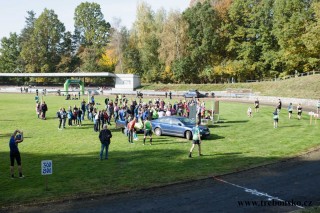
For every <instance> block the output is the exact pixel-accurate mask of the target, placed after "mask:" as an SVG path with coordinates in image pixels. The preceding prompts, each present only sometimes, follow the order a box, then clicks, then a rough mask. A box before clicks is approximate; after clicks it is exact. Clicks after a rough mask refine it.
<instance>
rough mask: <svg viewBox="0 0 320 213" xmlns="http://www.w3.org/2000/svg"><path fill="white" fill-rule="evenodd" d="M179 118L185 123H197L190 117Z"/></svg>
mask: <svg viewBox="0 0 320 213" xmlns="http://www.w3.org/2000/svg"><path fill="white" fill-rule="evenodd" d="M179 120H180V121H181V123H183V124H184V125H195V124H196V122H195V121H193V120H191V119H189V118H179Z"/></svg>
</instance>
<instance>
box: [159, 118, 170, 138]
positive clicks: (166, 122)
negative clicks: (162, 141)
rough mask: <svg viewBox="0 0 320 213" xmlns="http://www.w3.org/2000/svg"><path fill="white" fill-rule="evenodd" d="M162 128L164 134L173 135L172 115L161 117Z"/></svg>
mask: <svg viewBox="0 0 320 213" xmlns="http://www.w3.org/2000/svg"><path fill="white" fill-rule="evenodd" d="M159 124H160V125H159V126H160V128H161V130H162V134H163V135H172V130H171V128H172V127H171V118H170V117H162V118H161V119H160V123H159Z"/></svg>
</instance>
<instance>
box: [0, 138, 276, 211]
mask: <svg viewBox="0 0 320 213" xmlns="http://www.w3.org/2000/svg"><path fill="white" fill-rule="evenodd" d="M169 141H170V139H168V138H166V139H163V140H162V139H161V140H159V141H156V142H155V144H157V143H158V145H164V144H166V143H170V142H169ZM146 142H147V141H146ZM178 143H181V142H178ZM182 143H187V141H186V142H182ZM149 147H150V148H149ZM152 147H153V146H148V149H145V150H144V149H140V150H139V149H136V148H133V149H131V148H130V150H125V151H113V144H111V145H110V149H109V160H103V161H100V160H99V151H100V150H99V149H100V147H99V146H97V151H96V152H88V153H81V154H70V153H68V154H48V153H46V154H30V153H23V152H22V153H21V156H22V159H23V160H22V163H23V169H24V174H25V176H26V178H25V179H23V180H20V179H17V180H11V179H10V178H9V171H8V172H7V173H4V172H1V173H0V185H1V186H7V185H8V186H10V187H3V188H2V189H1V193H2V194H5V195H6V196H0V204H1V205H3V206H8V205H12V203H14V205H15V206H18V204H19V203H28V202H32V201H34V200H38V202H39V201H40V202H41V201H46V200H52V199H53V200H61V199H63V200H66V199H79V198H85V197H92V196H99V195H103V194H108V193H114V192H119V191H127V190H137V189H143V188H149V187H153V186H159V185H166V184H170V183H173V182H177V181H180V182H181V181H188V180H190V179H197V178H199V177H208V176H211V175H213V174H214V175H220V174H224V173H229V172H232V171H237V170H241V169H246V168H249V167H252V166H254V165H261V164H264V163H270V162H275V161H280V160H281V158H280V157H273V156H270V157H258V156H257V157H256V156H255V157H251V156H245V155H243V153H242V152H227V153H213V154H206V153H205V150H203V151H204V157H203V158H202V157H194V158H192V159H190V158H188V152H189V147H188V148H187V149H186V150H181V149H167V148H166V146H163V148H160V149H159V148H158V146H157V148H155V149H152ZM194 152H195V153H194V154H195V156H196V153H197V149H195V150H194ZM7 155H8V153H7V152H0V156H7ZM49 159H50V160H52V162H53V171H54V173H53V175H50V177H49V190H48V191H46V190H45V185H44V177H42V176H41V173H40V162H41V161H42V160H49ZM8 161H9V160H8ZM195 168H197V169H196V170H195ZM0 169H1V170H2V171H5V169H8V168H7V165H5V166H4V164H2V165H0ZM217 169H218V170H217ZM164 174H166V175H164ZM17 200H19V201H20V202H19V203H18V202H17Z"/></svg>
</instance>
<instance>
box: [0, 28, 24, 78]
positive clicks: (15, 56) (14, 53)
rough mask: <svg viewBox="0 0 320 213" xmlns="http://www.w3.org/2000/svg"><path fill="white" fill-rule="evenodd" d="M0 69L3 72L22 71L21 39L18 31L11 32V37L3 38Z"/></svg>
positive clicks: (0, 50)
mask: <svg viewBox="0 0 320 213" xmlns="http://www.w3.org/2000/svg"><path fill="white" fill-rule="evenodd" d="M0 46H1V48H0V70H1V72H14V71H17V70H19V71H22V70H23V67H21V64H20V63H19V61H20V51H21V46H20V41H19V37H18V35H17V34H16V33H10V35H9V37H8V38H7V37H3V38H2V39H1V45H0Z"/></svg>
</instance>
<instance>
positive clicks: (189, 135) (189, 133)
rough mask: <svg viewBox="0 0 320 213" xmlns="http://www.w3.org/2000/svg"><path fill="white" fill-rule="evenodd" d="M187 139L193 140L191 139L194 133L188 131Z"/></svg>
mask: <svg viewBox="0 0 320 213" xmlns="http://www.w3.org/2000/svg"><path fill="white" fill-rule="evenodd" d="M186 138H187V139H188V140H191V138H192V133H191V132H190V131H186Z"/></svg>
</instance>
